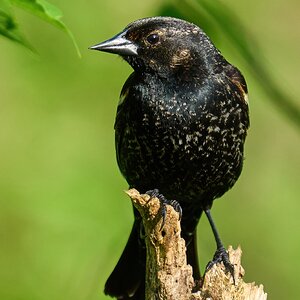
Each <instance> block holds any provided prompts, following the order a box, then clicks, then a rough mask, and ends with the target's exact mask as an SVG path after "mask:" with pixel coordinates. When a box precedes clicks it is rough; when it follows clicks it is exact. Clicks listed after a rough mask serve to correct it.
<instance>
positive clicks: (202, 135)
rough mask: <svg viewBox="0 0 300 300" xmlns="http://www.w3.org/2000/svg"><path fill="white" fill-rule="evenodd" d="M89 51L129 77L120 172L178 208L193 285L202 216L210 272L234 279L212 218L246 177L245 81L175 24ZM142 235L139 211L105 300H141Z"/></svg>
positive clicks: (155, 25) (139, 30) (146, 28)
mask: <svg viewBox="0 0 300 300" xmlns="http://www.w3.org/2000/svg"><path fill="white" fill-rule="evenodd" d="M90 49H92V50H99V51H103V52H108V53H112V54H117V55H119V56H121V57H122V58H123V59H124V60H125V61H126V62H127V63H128V64H129V65H130V66H131V67H132V69H133V73H132V74H131V75H130V76H129V77H128V79H127V80H126V82H125V84H124V86H123V88H122V90H121V94H120V100H119V104H118V107H117V113H116V120H115V148H116V158H117V163H118V166H119V169H120V171H121V173H122V175H123V176H124V177H125V179H126V180H127V182H128V185H129V187H130V188H136V189H137V190H138V191H140V192H143V193H149V194H150V195H155V196H158V197H160V198H162V199H164V201H168V200H169V201H170V203H171V202H172V203H174V201H176V202H177V203H178V204H179V206H180V210H181V211H182V216H181V227H182V237H183V238H184V239H185V242H186V245H187V259H188V263H189V264H191V265H192V267H193V276H194V278H195V279H196V280H200V279H201V275H200V271H199V264H198V255H197V249H196V244H197V241H196V227H197V224H198V221H199V219H200V217H201V215H202V213H203V212H204V213H205V215H206V216H207V218H208V220H209V223H210V225H211V228H212V232H213V235H214V238H215V241H216V252H215V254H214V256H213V259H212V260H211V261H210V262H209V263H208V265H207V268H210V267H211V266H212V265H213V264H215V263H217V262H221V261H222V262H224V264H225V266H226V268H227V269H228V270H229V271H230V272H232V265H231V264H230V262H229V259H228V253H227V251H226V250H225V248H224V246H223V243H222V241H221V238H220V236H219V233H218V231H217V228H216V225H215V223H214V221H213V218H212V215H211V208H212V204H213V201H214V200H215V199H217V198H219V197H221V196H222V195H223V194H224V193H225V192H227V191H228V190H229V189H230V188H232V187H233V185H234V184H235V182H236V181H237V179H238V178H239V176H240V174H241V171H242V167H243V161H244V143H245V139H246V136H247V130H248V128H249V123H250V122H249V108H248V90H247V85H246V81H245V79H244V77H243V75H242V73H241V72H240V71H239V70H238V69H237V68H236V67H235V66H233V65H232V64H230V63H229V62H228V61H227V60H226V59H225V58H224V57H223V55H222V54H221V52H220V51H219V50H218V49H217V48H216V47H215V46H214V44H213V43H212V41H211V40H210V39H209V37H208V36H207V35H206V34H205V32H204V31H203V30H202V29H201V28H199V27H198V26H197V25H195V24H192V23H190V22H188V21H185V20H182V19H177V18H173V17H161V16H157V17H147V18H143V19H139V20H136V21H134V22H132V23H130V24H129V25H127V26H126V27H125V29H124V30H122V31H121V32H120V33H118V34H117V35H115V36H114V37H112V38H110V39H108V40H106V41H104V42H101V43H99V44H96V45H95V46H92V47H90ZM171 199H172V200H171ZM173 200H174V201H173ZM141 227H142V224H141V217H140V215H139V213H138V212H137V211H136V210H135V209H134V224H133V227H132V231H131V234H130V236H129V239H128V242H127V244H126V247H125V249H124V251H123V253H122V255H121V257H120V259H119V261H118V263H117V265H116V267H115V268H114V270H113V271H112V273H111V275H110V276H109V278H108V280H107V281H106V284H105V288H104V292H105V294H107V295H110V296H112V297H115V298H117V299H131V300H134V299H138V300H142V299H145V298H144V297H145V296H144V293H145V261H146V251H145V242H144V240H143V237H142V236H141V234H140V233H141Z"/></svg>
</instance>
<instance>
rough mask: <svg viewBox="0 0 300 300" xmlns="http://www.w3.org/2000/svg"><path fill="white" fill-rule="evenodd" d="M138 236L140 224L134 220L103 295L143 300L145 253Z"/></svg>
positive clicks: (124, 299)
mask: <svg viewBox="0 0 300 300" xmlns="http://www.w3.org/2000/svg"><path fill="white" fill-rule="evenodd" d="M139 235H140V224H139V221H137V220H135V221H134V224H133V227H132V230H131V233H130V236H129V239H128V242H127V244H126V247H125V249H124V251H123V253H122V255H121V257H120V259H119V261H118V263H117V265H116V267H115V268H114V270H113V271H112V273H111V275H110V276H109V278H108V279H107V281H106V284H105V288H104V292H105V294H107V295H110V296H112V297H115V298H117V299H123V300H126V299H130V300H135V299H136V300H143V299H144V298H145V296H144V294H145V268H146V252H145V246H144V245H142V243H143V241H142V240H141V239H140V236H139Z"/></svg>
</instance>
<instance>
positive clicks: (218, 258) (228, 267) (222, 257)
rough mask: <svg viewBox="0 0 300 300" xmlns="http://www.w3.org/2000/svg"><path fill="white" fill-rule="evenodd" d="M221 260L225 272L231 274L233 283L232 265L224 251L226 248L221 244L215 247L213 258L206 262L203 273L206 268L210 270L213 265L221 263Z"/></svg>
mask: <svg viewBox="0 0 300 300" xmlns="http://www.w3.org/2000/svg"><path fill="white" fill-rule="evenodd" d="M221 262H223V264H224V267H225V272H226V273H228V272H229V273H230V275H231V276H232V279H233V283H234V284H235V277H234V266H233V264H232V263H231V262H230V260H229V255H228V252H227V251H226V249H225V248H224V247H223V246H221V247H219V248H218V249H217V251H216V252H215V255H214V257H213V259H212V260H211V261H210V262H209V263H208V264H207V266H206V269H205V273H206V272H207V271H208V270H210V269H211V268H212V267H213V265H215V264H218V263H221Z"/></svg>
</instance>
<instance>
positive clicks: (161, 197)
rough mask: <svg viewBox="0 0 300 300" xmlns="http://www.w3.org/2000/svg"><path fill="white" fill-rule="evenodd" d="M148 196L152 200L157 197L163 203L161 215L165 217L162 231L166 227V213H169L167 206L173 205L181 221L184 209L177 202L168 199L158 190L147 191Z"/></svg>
mask: <svg viewBox="0 0 300 300" xmlns="http://www.w3.org/2000/svg"><path fill="white" fill-rule="evenodd" d="M146 194H147V195H149V196H150V197H151V198H155V197H156V198H158V199H159V201H160V203H161V214H162V217H163V220H162V225H161V230H162V228H163V227H164V225H165V219H166V213H167V210H166V206H167V205H171V206H172V207H173V208H174V209H175V211H176V212H178V214H179V220H181V217H182V208H181V206H180V204H179V202H178V201H177V200H168V199H166V197H165V196H164V195H163V194H160V193H159V190H158V189H153V190H150V191H147V192H146Z"/></svg>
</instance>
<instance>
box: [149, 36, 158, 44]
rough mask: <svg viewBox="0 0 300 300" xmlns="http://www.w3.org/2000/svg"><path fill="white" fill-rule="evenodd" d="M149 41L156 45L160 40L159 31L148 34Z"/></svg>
mask: <svg viewBox="0 0 300 300" xmlns="http://www.w3.org/2000/svg"><path fill="white" fill-rule="evenodd" d="M147 42H148V43H149V44H151V45H155V44H157V43H158V42H159V35H158V34H157V33H152V34H149V35H148V36H147Z"/></svg>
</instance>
